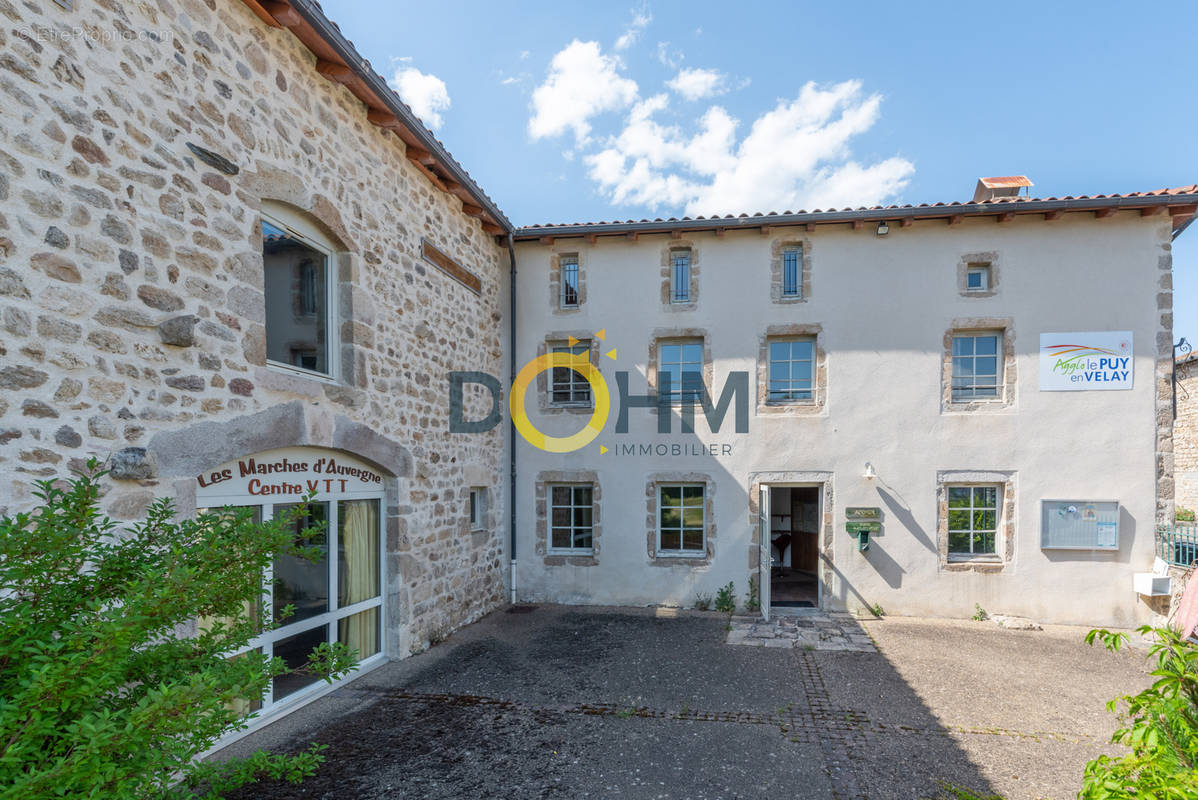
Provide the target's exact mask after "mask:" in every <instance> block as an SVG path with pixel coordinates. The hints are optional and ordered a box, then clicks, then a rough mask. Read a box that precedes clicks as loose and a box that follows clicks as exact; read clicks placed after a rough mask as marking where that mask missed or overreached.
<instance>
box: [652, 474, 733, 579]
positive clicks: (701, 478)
mask: <svg viewBox="0 0 1198 800" xmlns="http://www.w3.org/2000/svg"><path fill="white" fill-rule="evenodd" d="M673 483H701V484H703V487H704V488H703V528H704V530H703V555H697V556H688V555H668V556H666V555H660V554H659V553H658V552H657V503H658V498H657V495H658V487H659V486H661V485H662V484H673ZM715 487H716V482H715V479H714V478H712V477H711V475H709V474H708V473H706V472H657V473H654V474H652V475H650V476H649V479H648V481H647V482H646V483H645V503H646V511H647V515H646V518H645V524H646V528H647V531H646V535H645V550H646V555H647V556H648V559H649V565H650V566H654V567H683V568H685V569H692V568H694V567H705V566H710V564H711V562H712V560H713V559H714V558H715V537H716V525H715Z"/></svg>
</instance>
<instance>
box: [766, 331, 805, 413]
mask: <svg viewBox="0 0 1198 800" xmlns="http://www.w3.org/2000/svg"><path fill="white" fill-rule="evenodd" d="M769 354H770V366H769V370H770V371H769V399H768V402H770V403H794V402H802V401H805V400H811V399H813V397H814V395H813V392H812V387H813V377H812V376H813V375H814V369H815V340H814V339H812V338H807V337H804V338H802V339H782V340H774V341H771V342H770V343H769Z"/></svg>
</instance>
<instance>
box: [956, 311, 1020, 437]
mask: <svg viewBox="0 0 1198 800" xmlns="http://www.w3.org/2000/svg"><path fill="white" fill-rule="evenodd" d="M986 331H996V332H999V333H1001V334H1002V335H1001V339H1002V392H1001V394H1000V396H999V397H996V398H994V399H993V400H978V399H974V400H969V401H966V402H958V401H954V400H953V337H954V336H956V335H958V334H978V333H983V332H986ZM1015 377H1016V372H1015V323H1014V321H1013V320H1012V319H1011V318H1010V317H962V318H958V319H954V320H953V321H952V326H951V327H950V328H949V329H948V330H947V331H945V332H944V350H943V353H942V356H941V370H940V413H942V414H944V413H956V412H964V413H970V414H977V413H983V414H984V413H992V412H1001V411H1006V410H1009V409H1012V408H1013V407H1014V405H1015Z"/></svg>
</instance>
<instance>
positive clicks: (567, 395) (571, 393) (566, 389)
mask: <svg viewBox="0 0 1198 800" xmlns="http://www.w3.org/2000/svg"><path fill="white" fill-rule="evenodd" d="M549 350H550V352H552V353H573V354H574V355H576V356H583V357H585V358H588V359H589V358H590V357H591V343H590V342H589V341H580V342H578V344H575V345H556V346H554V347H551V348H549ZM550 401H551V402H552V403H553V404H554V405H562V406H566V405H571V406H589V405H590V404H591V384H590V383H588V382H587V379H586V377H585V376H584V375H583V374H582V373H581V372H579V371H578V370H574V369H570V368H569V367H554V368H553V379H552V386H550Z"/></svg>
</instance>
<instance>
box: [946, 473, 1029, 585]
mask: <svg viewBox="0 0 1198 800" xmlns="http://www.w3.org/2000/svg"><path fill="white" fill-rule="evenodd" d="M996 484H997V485H998V486H999V487H1000V490H999V494H1000V495H1001V496H1000V498H999V503H1000V508H999V519H998V533H997V536H998V541H996V542H995V543H994V551H995V555H993V556H990V555H985V556H965V555H958V554H954V555H953V556H951V557H950V556H949V553H948V487H949V486H950V485H951V486H993V485H996ZM936 549H937V552H938V553H939V568H940V571H941V572H981V573H995V572H1002V571H1003V569H1004V568H1005V567H1006V566H1007V565H1008V564H1010V563H1011V560H1012V559H1013V558H1014V555H1015V471H1014V470H939V471H937V472H936Z"/></svg>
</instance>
